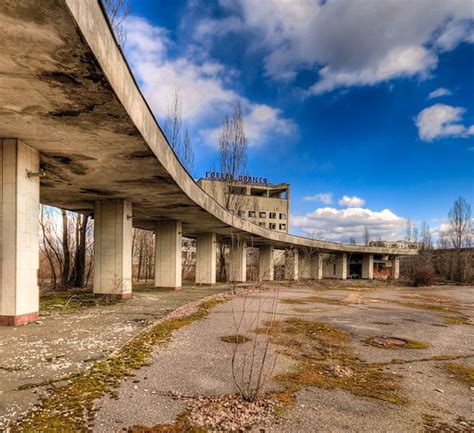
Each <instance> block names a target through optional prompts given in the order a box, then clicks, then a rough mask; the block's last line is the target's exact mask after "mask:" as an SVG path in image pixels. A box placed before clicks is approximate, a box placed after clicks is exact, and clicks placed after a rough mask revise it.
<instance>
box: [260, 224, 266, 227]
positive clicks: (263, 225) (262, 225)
mask: <svg viewBox="0 0 474 433" xmlns="http://www.w3.org/2000/svg"><path fill="white" fill-rule="evenodd" d="M258 225H259V226H260V227H266V226H267V225H266V224H265V223H258Z"/></svg>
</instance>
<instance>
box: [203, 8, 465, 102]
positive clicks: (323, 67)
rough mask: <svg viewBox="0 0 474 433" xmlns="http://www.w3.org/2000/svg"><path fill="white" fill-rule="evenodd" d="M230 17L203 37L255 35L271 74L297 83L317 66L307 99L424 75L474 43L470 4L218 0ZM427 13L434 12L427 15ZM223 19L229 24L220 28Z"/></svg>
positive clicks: (209, 24) (214, 22) (208, 24)
mask: <svg viewBox="0 0 474 433" xmlns="http://www.w3.org/2000/svg"><path fill="white" fill-rule="evenodd" d="M219 4H220V6H221V7H222V8H224V10H226V12H227V15H226V18H224V19H207V20H206V21H205V23H203V24H202V25H201V26H200V27H199V32H198V35H201V37H203V35H205V37H206V38H209V36H211V35H212V33H211V32H210V29H211V28H212V27H213V26H215V28H216V29H217V31H216V33H215V34H216V35H217V36H221V35H222V34H223V33H225V32H242V33H244V32H245V33H246V34H253V35H256V36H257V37H255V38H254V39H253V41H252V49H260V50H262V52H263V53H264V67H265V71H266V73H267V75H268V76H269V77H271V78H274V79H280V80H292V79H294V78H295V77H296V75H297V73H298V71H300V70H303V69H313V70H315V71H317V72H318V73H319V79H318V80H317V81H316V82H315V83H314V84H313V85H312V86H310V88H309V90H308V94H318V93H323V92H327V91H331V90H333V89H335V88H338V87H344V86H354V85H373V84H376V83H379V82H381V81H385V80H390V79H393V78H397V77H405V76H420V77H424V76H427V75H429V74H430V72H431V71H432V70H433V69H434V68H435V67H436V65H437V62H438V54H439V52H441V51H448V50H452V49H453V48H455V47H456V46H457V45H458V44H459V43H461V42H469V43H472V42H474V30H473V19H474V8H473V7H472V0H453V1H449V2H448V1H446V0H416V1H413V0H384V1H380V0H364V1H362V2H361V1H360V0H339V1H321V0H300V1H297V2H291V1H287V0H267V1H260V2H256V1H254V0H234V1H230V0H219ZM426 11H429V13H427V12H426ZM222 20H225V21H226V23H225V24H226V25H221V24H222V22H221V21H222Z"/></svg>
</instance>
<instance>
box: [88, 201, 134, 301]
mask: <svg viewBox="0 0 474 433" xmlns="http://www.w3.org/2000/svg"><path fill="white" fill-rule="evenodd" d="M94 209H95V210H94V293H95V294H97V295H100V296H111V297H115V298H120V299H127V298H131V296H132V204H131V203H130V202H128V201H126V200H105V201H96V202H95V206H94Z"/></svg>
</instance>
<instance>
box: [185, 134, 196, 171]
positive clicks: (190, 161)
mask: <svg viewBox="0 0 474 433" xmlns="http://www.w3.org/2000/svg"><path fill="white" fill-rule="evenodd" d="M183 165H184V166H185V167H186V170H188V171H189V172H190V173H192V172H193V169H194V149H193V146H192V143H191V137H190V136H189V131H188V130H187V129H186V130H185V131H184V136H183Z"/></svg>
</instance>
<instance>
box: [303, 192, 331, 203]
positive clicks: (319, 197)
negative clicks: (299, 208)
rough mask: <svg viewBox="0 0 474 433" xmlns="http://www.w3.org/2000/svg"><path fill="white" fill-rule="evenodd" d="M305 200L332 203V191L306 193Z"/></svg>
mask: <svg viewBox="0 0 474 433" xmlns="http://www.w3.org/2000/svg"><path fill="white" fill-rule="evenodd" d="M303 201H319V202H321V203H324V204H331V203H332V192H322V193H320V194H314V195H306V196H304V197H303Z"/></svg>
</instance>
